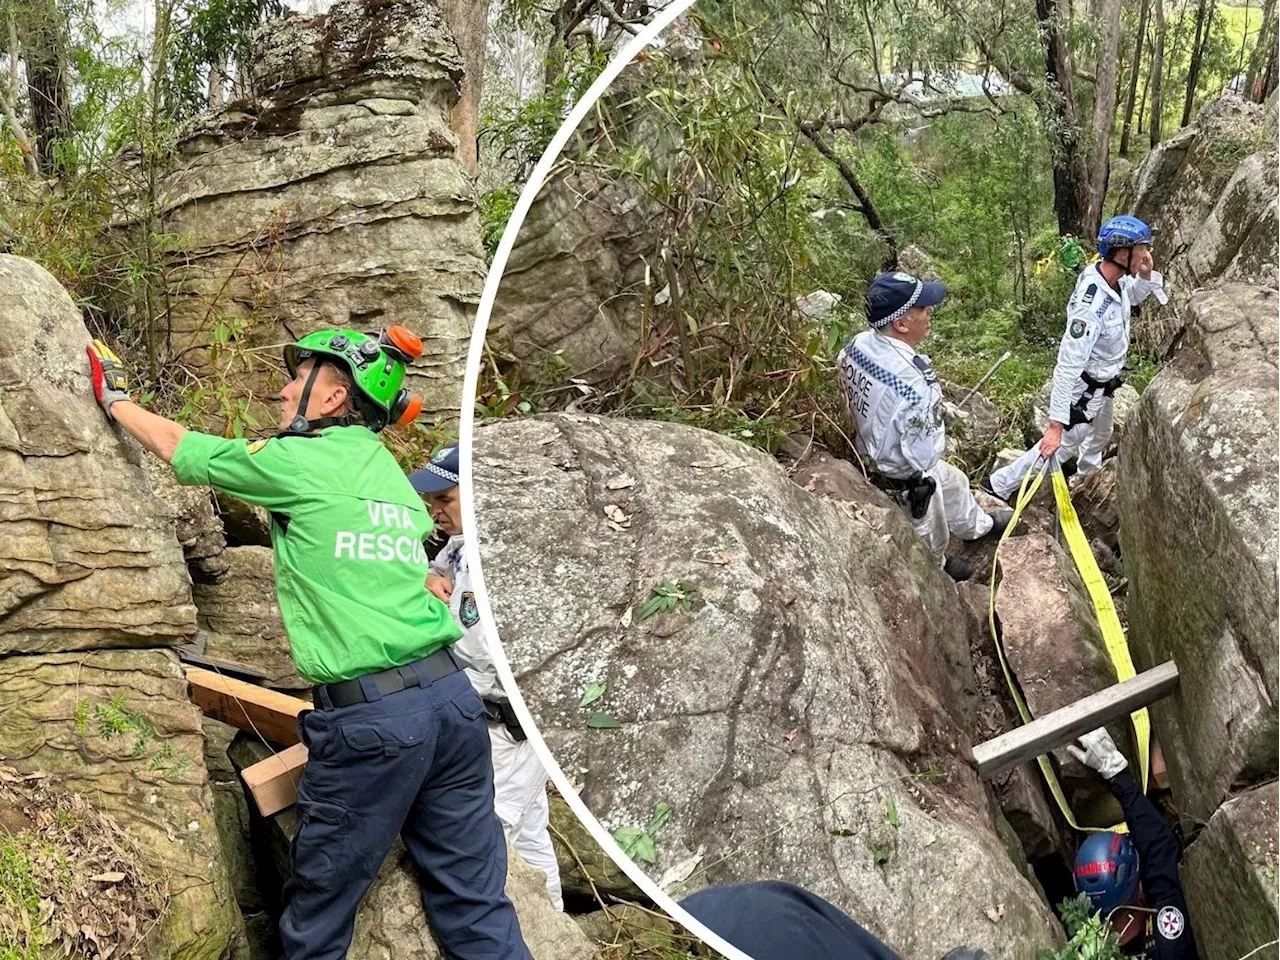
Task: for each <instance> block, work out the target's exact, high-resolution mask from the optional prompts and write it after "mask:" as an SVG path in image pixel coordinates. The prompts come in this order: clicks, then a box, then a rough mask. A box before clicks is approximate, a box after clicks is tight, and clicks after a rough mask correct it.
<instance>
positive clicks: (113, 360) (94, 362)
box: [85, 340, 132, 420]
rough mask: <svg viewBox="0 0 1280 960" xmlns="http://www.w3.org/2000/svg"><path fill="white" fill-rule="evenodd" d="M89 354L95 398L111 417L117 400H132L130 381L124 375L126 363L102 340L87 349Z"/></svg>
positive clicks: (111, 418) (110, 417) (90, 373)
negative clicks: (113, 405)
mask: <svg viewBox="0 0 1280 960" xmlns="http://www.w3.org/2000/svg"><path fill="white" fill-rule="evenodd" d="M85 351H86V352H87V353H88V354H89V375H90V378H91V379H92V380H93V396H94V399H96V400H97V401H98V404H99V405H100V406H101V407H102V409H103V411H104V412H105V413H106V415H107V418H108V419H110V420H115V417H113V416H111V405H112V404H113V403H115V402H116V401H117V400H130V399H132V398H131V397H130V396H129V381H128V380H127V379H126V377H125V375H124V363H122V362H121V360H120V358H119V357H117V356H116V355H115V353H114V352H112V350H111V348H110V347H108V346H107V345H106V344H105V343H103V342H102V341H101V340H95V341H93V343H91V344H89V346H87V347H85Z"/></svg>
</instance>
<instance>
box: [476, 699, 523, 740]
mask: <svg viewBox="0 0 1280 960" xmlns="http://www.w3.org/2000/svg"><path fill="white" fill-rule="evenodd" d="M481 702H482V703H483V704H484V715H485V716H486V717H487V718H488V720H489V722H490V723H498V724H501V725H502V726H504V727H506V728H507V732H508V733H510V734H511V736H512V737H514V738H515V739H516V740H528V739H529V735H528V734H527V733H525V732H524V728H523V727H522V726H520V718H519V717H517V716H516V711H515V708H514V707H512V706H511V703H510V702H509V701H507V700H490V699H489V698H488V697H484V698H482V700H481Z"/></svg>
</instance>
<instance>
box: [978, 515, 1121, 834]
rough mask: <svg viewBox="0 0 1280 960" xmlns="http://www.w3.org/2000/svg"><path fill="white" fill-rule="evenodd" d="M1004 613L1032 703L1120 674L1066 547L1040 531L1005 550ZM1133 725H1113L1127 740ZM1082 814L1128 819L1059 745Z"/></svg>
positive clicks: (1042, 706)
mask: <svg viewBox="0 0 1280 960" xmlns="http://www.w3.org/2000/svg"><path fill="white" fill-rule="evenodd" d="M1000 569H1001V573H1002V576H1001V580H1000V586H999V590H998V591H997V593H996V616H997V617H998V618H999V623H1000V633H1001V640H1002V642H1003V644H1004V651H1005V656H1006V657H1007V658H1008V660H1009V667H1010V669H1011V670H1012V671H1013V674H1014V676H1015V677H1016V678H1017V679H1018V685H1019V686H1020V687H1021V688H1022V693H1023V697H1024V698H1025V700H1026V702H1027V709H1028V710H1029V711H1030V712H1031V715H1032V716H1033V717H1041V716H1044V715H1045V714H1047V713H1051V712H1052V711H1054V710H1057V709H1058V708H1060V707H1065V706H1067V705H1068V704H1070V703H1074V702H1075V701H1077V700H1080V699H1082V698H1084V697H1087V696H1088V695H1089V694H1091V693H1096V692H1097V691H1098V690H1101V689H1103V688H1104V687H1107V686H1110V685H1111V684H1113V683H1115V682H1116V675H1115V671H1114V669H1113V668H1112V666H1111V661H1110V659H1108V657H1107V653H1106V650H1105V648H1104V647H1103V644H1102V636H1101V634H1100V632H1099V630H1098V618H1097V615H1096V614H1095V613H1094V610H1093V606H1092V604H1091V603H1090V602H1089V596H1088V594H1087V593H1086V592H1085V588H1084V584H1082V583H1081V582H1080V577H1079V575H1078V574H1077V573H1076V569H1075V564H1074V563H1073V562H1072V559H1071V555H1070V554H1069V553H1068V552H1067V551H1066V550H1065V548H1063V547H1060V546H1058V544H1057V543H1056V542H1055V541H1054V540H1053V538H1051V537H1049V536H1046V535H1045V534H1040V533H1029V534H1027V535H1026V536H1021V537H1013V538H1011V539H1009V540H1007V541H1005V544H1004V547H1003V548H1001V551H1000ZM1124 730H1125V727H1124V725H1123V724H1112V725H1111V733H1112V736H1114V737H1115V738H1116V742H1117V743H1119V744H1122V745H1123V744H1125V743H1126V739H1125V737H1124ZM1053 755H1054V758H1055V759H1056V760H1057V762H1058V768H1059V771H1060V772H1061V780H1062V785H1063V788H1064V790H1065V791H1066V794H1067V800H1068V802H1070V804H1071V808H1072V810H1073V812H1074V813H1075V814H1076V817H1077V820H1079V821H1080V822H1081V823H1085V824H1088V825H1092V826H1110V825H1111V824H1113V823H1116V822H1118V821H1119V820H1121V819H1123V814H1122V813H1121V811H1120V807H1119V804H1117V803H1115V801H1114V800H1113V799H1112V798H1111V794H1110V791H1109V790H1107V788H1106V785H1105V784H1104V783H1103V782H1102V781H1101V779H1100V778H1099V777H1098V776H1097V775H1095V774H1094V773H1092V772H1091V771H1090V770H1088V769H1087V768H1085V767H1084V766H1083V765H1082V764H1081V763H1080V762H1079V761H1077V760H1075V759H1074V758H1073V757H1072V756H1071V755H1070V754H1069V753H1067V750H1066V748H1065V747H1063V748H1060V749H1058V750H1055V751H1054V752H1053Z"/></svg>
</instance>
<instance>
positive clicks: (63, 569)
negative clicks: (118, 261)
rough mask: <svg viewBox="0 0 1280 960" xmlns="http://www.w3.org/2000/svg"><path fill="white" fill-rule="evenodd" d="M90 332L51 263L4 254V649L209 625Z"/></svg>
mask: <svg viewBox="0 0 1280 960" xmlns="http://www.w3.org/2000/svg"><path fill="white" fill-rule="evenodd" d="M89 339H90V338H89V334H88V332H87V331H86V330H85V327H84V324H83V322H81V319H80V311H79V310H77V309H76V306H75V304H74V303H73V302H72V300H71V297H70V296H69V295H68V294H67V292H66V291H65V290H63V289H62V287H61V286H60V285H59V284H58V282H57V281H56V280H54V278H53V277H52V276H50V275H49V273H48V272H46V271H45V270H44V268H43V267H40V266H38V265H36V264H35V263H32V262H31V261H30V260H24V259H22V258H19V257H11V256H0V383H3V384H4V389H3V391H0V544H2V546H0V571H2V572H3V576H2V577H0V582H2V584H3V586H0V655H3V654H7V653H14V652H24V653H31V652H45V651H65V650H89V649H93V648H96V647H105V646H160V645H165V644H176V643H180V642H182V640H183V639H184V638H185V637H187V636H189V635H191V634H193V633H195V629H196V623H195V613H196V611H195V607H194V606H192V604H191V586H190V580H189V578H188V575H187V567H186V564H185V563H184V562H183V554H182V548H181V547H180V546H179V545H178V542H177V541H176V540H175V539H174V531H173V524H172V522H171V520H170V512H169V510H168V509H167V508H166V507H165V505H164V504H163V503H161V502H160V501H159V500H157V499H156V497H155V496H154V495H153V494H152V492H151V488H150V486H149V484H148V483H147V476H146V472H145V471H144V469H143V467H142V461H141V450H140V448H139V447H138V446H137V445H136V444H134V443H133V442H132V441H122V440H121V438H120V434H119V433H118V432H117V430H116V429H113V428H112V427H111V425H110V424H109V423H108V422H107V421H106V419H105V417H104V416H103V414H102V411H101V410H100V409H98V405H97V404H96V403H95V402H94V399H93V389H92V387H91V385H90V383H89V360H88V357H87V356H86V355H85V348H86V347H87V346H88V345H89Z"/></svg>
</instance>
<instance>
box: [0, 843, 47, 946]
mask: <svg viewBox="0 0 1280 960" xmlns="http://www.w3.org/2000/svg"><path fill="white" fill-rule="evenodd" d="M32 852H33V851H32V850H31V843H30V841H29V839H28V838H25V837H23V836H22V835H19V834H9V833H7V832H6V833H3V834H0V917H6V918H11V922H12V921H16V920H18V918H20V917H24V918H25V923H24V924H23V929H16V928H15V929H12V930H11V929H9V924H8V923H6V924H3V925H0V960H39V958H40V956H41V955H42V950H43V947H44V946H45V943H44V937H43V935H42V930H41V927H40V896H41V891H40V889H39V888H38V886H37V885H36V882H35V880H34V878H33V877H32V864H31V856H32Z"/></svg>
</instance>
